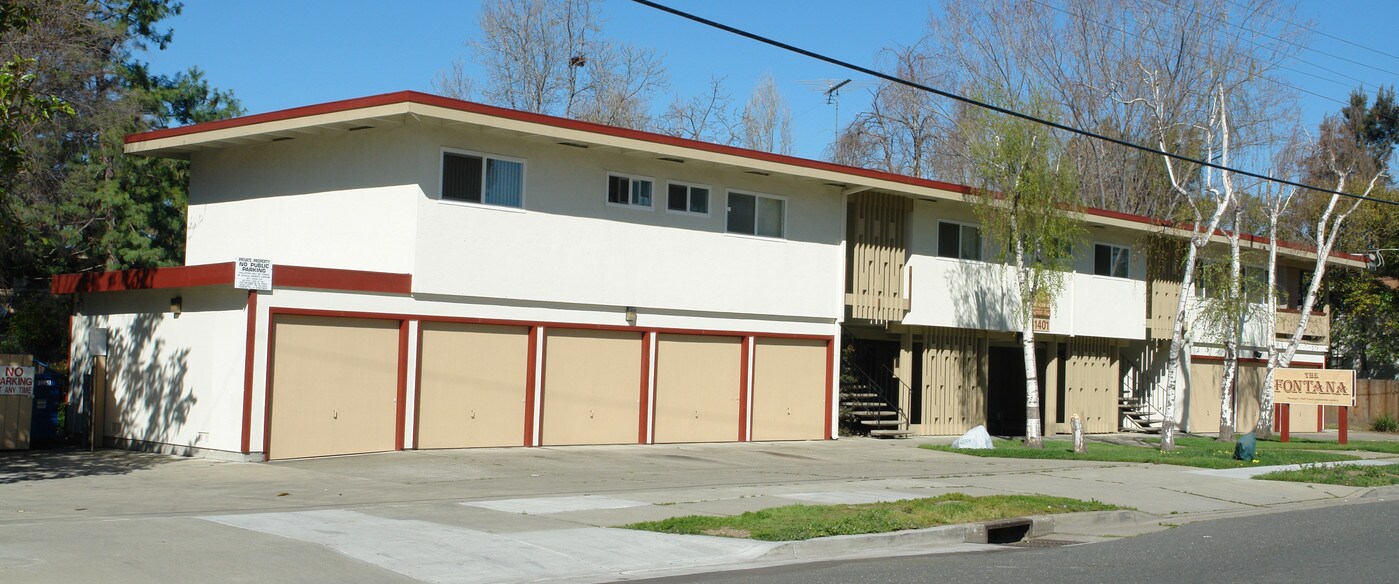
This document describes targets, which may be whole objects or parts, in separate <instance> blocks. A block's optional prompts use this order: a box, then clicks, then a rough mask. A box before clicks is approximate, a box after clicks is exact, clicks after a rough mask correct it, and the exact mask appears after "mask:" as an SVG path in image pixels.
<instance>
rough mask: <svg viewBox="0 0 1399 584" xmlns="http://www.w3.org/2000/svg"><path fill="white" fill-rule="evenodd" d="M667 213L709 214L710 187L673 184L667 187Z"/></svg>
mask: <svg viewBox="0 0 1399 584" xmlns="http://www.w3.org/2000/svg"><path fill="white" fill-rule="evenodd" d="M665 208H666V210H667V211H673V212H676V213H692V214H695V215H708V214H709V187H706V186H701V185H691V184H685V183H678V182H672V183H670V184H668V185H666V204H665Z"/></svg>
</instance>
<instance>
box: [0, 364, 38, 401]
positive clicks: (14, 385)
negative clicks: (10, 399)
mask: <svg viewBox="0 0 1399 584" xmlns="http://www.w3.org/2000/svg"><path fill="white" fill-rule="evenodd" d="M0 395H27V396H30V397H33V395H34V368H33V367H9V366H6V367H5V369H4V376H3V377H0Z"/></svg>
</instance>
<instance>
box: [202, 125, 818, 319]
mask: <svg viewBox="0 0 1399 584" xmlns="http://www.w3.org/2000/svg"><path fill="white" fill-rule="evenodd" d="M444 148H450V149H454V150H465V151H470V152H477V153H482V154H486V155H497V156H502V157H508V158H512V159H521V160H524V161H525V195H524V209H508V208H501V207H491V206H485V205H473V204H466V203H460V202H455V201H441V200H439V198H438V193H439V186H438V185H439V182H440V177H441V174H440V173H441V167H440V159H441V156H442V150H443V149H444ZM193 164H194V166H193V172H192V177H193V180H192V183H191V205H190V232H189V237H188V251H187V263H188V264H202V263H213V262H222V261H229V260H231V259H233V258H236V257H239V256H252V257H265V258H269V259H272V260H273V262H274V263H279V264H296V265H305V266H316V267H333V268H345V269H356V270H373V271H385V272H395V273H411V274H412V275H413V290H414V293H415V294H417V295H420V296H424V297H455V298H457V299H458V300H468V301H469V300H471V299H485V300H488V301H492V302H496V301H510V302H536V303H553V304H560V305H568V306H571V307H582V308H587V309H617V310H620V309H622V308H623V307H626V306H635V307H637V308H638V309H641V310H642V311H650V312H667V313H673V314H686V313H696V312H698V313H709V314H711V315H727V316H740V317H741V316H744V315H754V316H762V317H766V316H779V317H787V318H805V319H809V318H821V319H828V320H830V321H832V322H833V321H835V320H836V319H838V318H839V317H840V314H841V311H842V309H843V306H842V302H841V301H842V298H841V296H840V294H839V291H840V289H841V286H842V282H843V270H844V265H843V261H842V257H843V255H842V251H841V249H842V248H841V246H842V240H843V236H844V234H843V230H844V225H843V211H844V199H843V197H842V196H841V195H840V193H839V191H840V188H839V187H836V186H830V185H824V184H822V183H820V182H817V181H812V180H805V179H793V178H784V177H773V176H759V175H754V174H749V173H746V172H744V171H743V170H742V169H736V168H726V167H719V166H715V165H712V164H700V163H676V162H669V161H661V160H657V159H655V157H654V156H653V155H649V154H643V153H637V152H617V151H615V150H612V149H604V148H591V149H580V148H574V147H569V146H563V145H559V144H555V143H553V142H552V141H542V140H537V139H525V138H520V137H515V136H513V135H509V134H506V133H503V132H496V131H484V130H481V129H479V128H465V129H460V128H457V129H447V128H442V127H438V126H433V125H426V124H422V125H420V124H408V125H404V126H399V127H394V128H388V129H380V128H374V129H370V130H364V131H360V132H350V133H342V134H338V135H329V136H308V137H306V138H297V139H295V140H289V141H284V142H274V143H270V144H263V145H257V146H248V147H240V148H231V149H225V150H216V151H209V152H199V153H196V154H195V156H194V159H193ZM609 171H610V172H619V173H625V174H629V175H634V176H644V177H649V178H651V179H652V180H653V181H654V195H653V197H654V204H653V207H652V208H650V209H643V208H633V207H624V206H618V205H610V204H608V203H607V173H608V172H609ZM671 180H674V181H678V182H685V183H689V184H698V185H704V186H707V187H709V190H710V201H709V207H710V212H709V213H708V214H707V215H694V214H678V213H672V212H668V211H667V210H666V209H665V200H666V194H665V193H666V185H667V182H668V181H671ZM730 190H738V191H741V192H745V193H754V194H760V195H772V196H776V197H779V198H782V199H784V200H785V201H786V203H785V208H786V223H785V226H786V229H785V232H786V236H785V237H783V238H761V237H751V236H742V235H734V234H729V233H726V232H725V231H726V220H727V216H726V207H725V202H726V196H727V193H728V192H729V191H730Z"/></svg>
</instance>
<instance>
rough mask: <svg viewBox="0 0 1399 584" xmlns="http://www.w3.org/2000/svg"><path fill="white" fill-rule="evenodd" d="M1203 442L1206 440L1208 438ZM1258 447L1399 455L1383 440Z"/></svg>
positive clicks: (1268, 442)
mask: <svg viewBox="0 0 1399 584" xmlns="http://www.w3.org/2000/svg"><path fill="white" fill-rule="evenodd" d="M1204 440H1208V438H1205V439H1204ZM1258 447H1259V448H1280V449H1293V450H1368V451H1370V452H1387V453H1389V454H1399V442H1389V441H1385V440H1351V441H1350V443H1349V444H1339V443H1337V442H1336V441H1335V440H1330V441H1327V440H1311V439H1305V438H1304V439H1298V438H1293V439H1292V441H1291V442H1278V441H1277V438H1273V439H1272V440H1266V441H1265V440H1259V441H1258Z"/></svg>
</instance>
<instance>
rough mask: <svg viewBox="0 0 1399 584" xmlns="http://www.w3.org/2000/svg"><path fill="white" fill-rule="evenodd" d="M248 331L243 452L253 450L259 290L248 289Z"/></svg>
mask: <svg viewBox="0 0 1399 584" xmlns="http://www.w3.org/2000/svg"><path fill="white" fill-rule="evenodd" d="M247 311H248V331H247V337H246V339H245V341H244V345H243V438H242V442H241V447H242V450H243V454H248V453H249V452H252V444H253V443H252V440H253V375H254V371H253V357H254V352H255V351H257V290H249V291H248V307H247Z"/></svg>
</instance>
